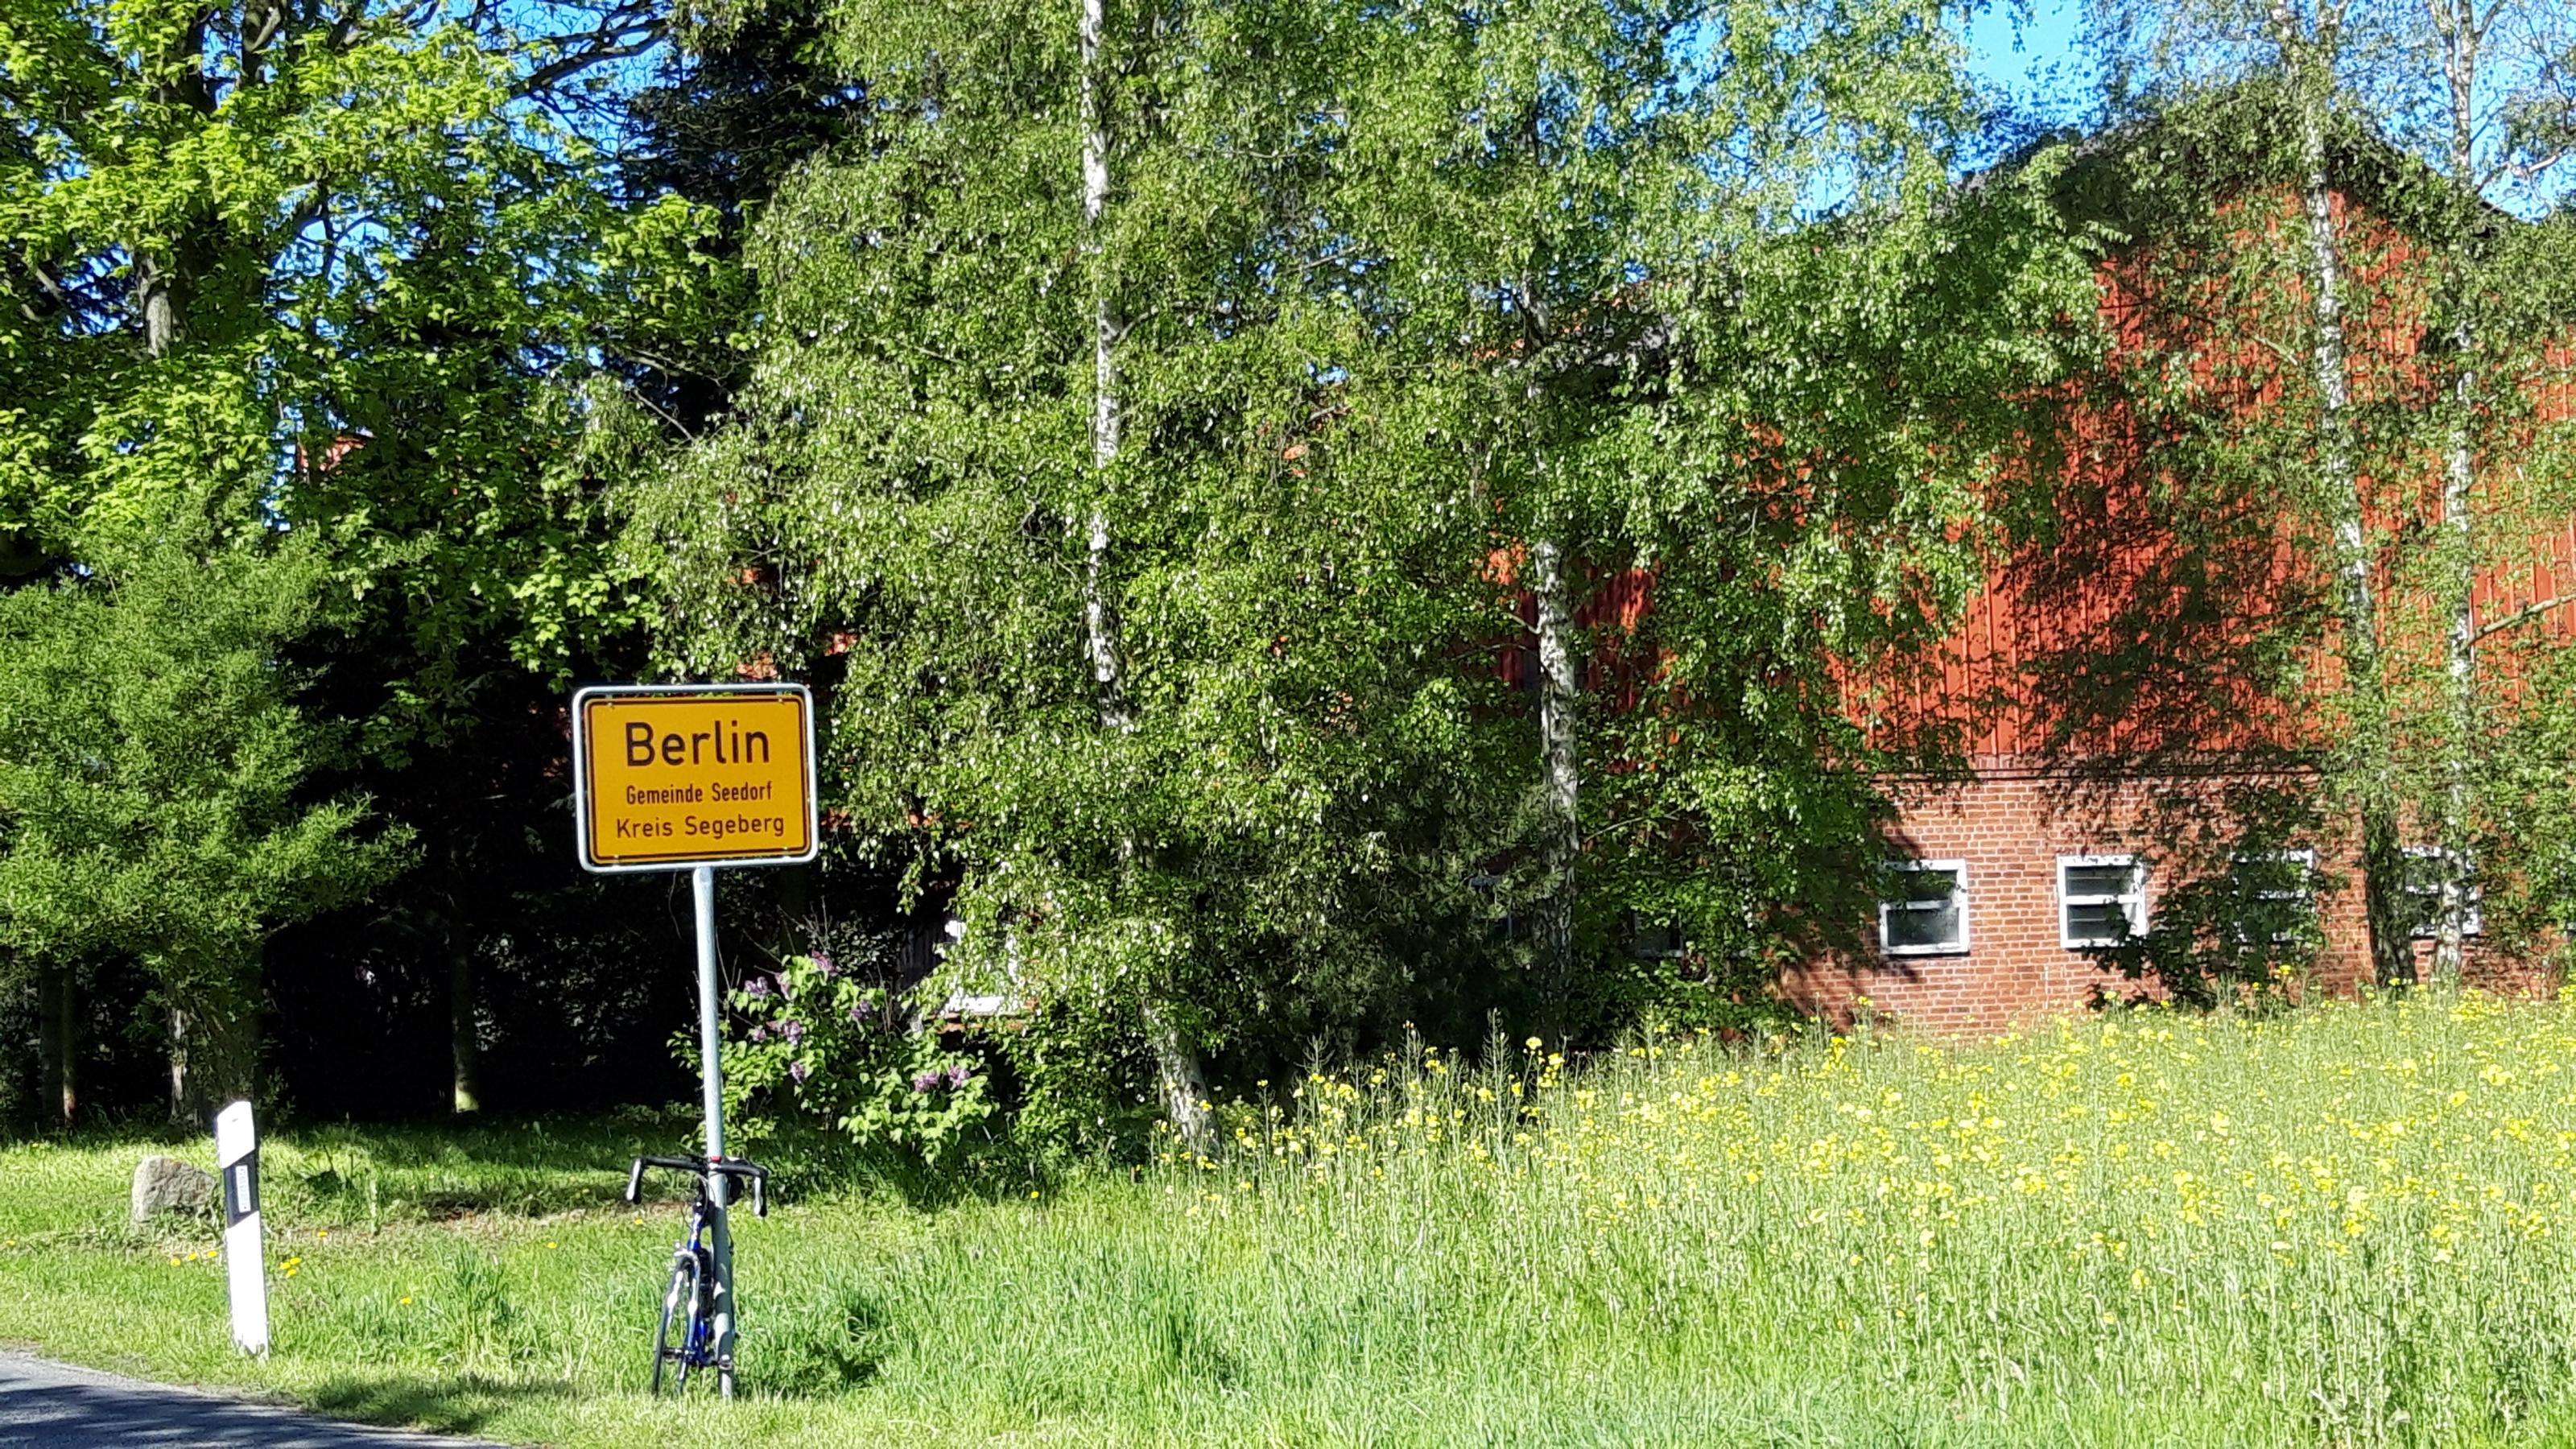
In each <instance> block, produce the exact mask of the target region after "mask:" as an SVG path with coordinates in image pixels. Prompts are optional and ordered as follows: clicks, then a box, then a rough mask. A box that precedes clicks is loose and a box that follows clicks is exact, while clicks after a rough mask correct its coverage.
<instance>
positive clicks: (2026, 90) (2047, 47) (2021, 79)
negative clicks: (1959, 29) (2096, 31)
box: [1968, 0, 2094, 124]
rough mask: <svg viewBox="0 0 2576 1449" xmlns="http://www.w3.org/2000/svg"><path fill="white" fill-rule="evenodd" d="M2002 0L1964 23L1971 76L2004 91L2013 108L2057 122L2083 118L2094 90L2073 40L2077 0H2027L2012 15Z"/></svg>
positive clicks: (2087, 61) (2087, 63) (2085, 58)
mask: <svg viewBox="0 0 2576 1449" xmlns="http://www.w3.org/2000/svg"><path fill="white" fill-rule="evenodd" d="M2014 9H2015V7H2014V6H2013V5H2011V4H2010V3H2008V0H1997V3H1994V4H1992V5H1991V7H1990V8H1989V9H1987V10H1986V11H1985V13H1983V14H1981V15H1979V16H1978V17H1977V18H1976V19H1975V20H1974V21H1973V22H1971V23H1970V24H1969V26H1968V43H1969V46H1970V48H1971V49H1972V50H1973V51H1974V54H1975V61H1974V68H1975V70H1976V72H1977V74H1978V75H1979V76H1980V77H1982V78H1983V79H1985V80H1986V81H1988V82H1990V83H1992V84H1993V85H1995V86H1997V87H1999V88H2000V89H2002V90H2003V91H2005V92H2006V93H2007V94H2009V95H2010V96H2011V97H2012V98H2013V99H2014V101H2015V102H2017V103H2018V105H2019V107H2020V108H2022V109H2025V110H2028V111H2030V112H2033V113H2035V114H2038V115H2042V116H2046V117H2048V118H2049V119H2050V120H2052V121H2055V122H2057V123H2059V124H2072V123H2075V122H2077V121H2080V120H2082V119H2083V118H2084V115H2085V112H2086V111H2087V110H2088V109H2089V108H2090V104H2091V99H2092V96H2093V94H2094V84H2093V82H2094V71H2093V65H2092V58H2091V57H2090V56H2089V55H2087V54H2086V53H2085V52H2084V51H2083V50H2082V49H2080V48H2079V47H2078V45H2077V44H2076V39H2077V36H2078V35H2079V34H2080V33H2081V31H2082V28H2083V11H2082V6H2081V0H2029V14H2028V15H2027V16H2026V17H2020V18H2017V17H2016V16H2015V15H2014V13H2013V11H2014Z"/></svg>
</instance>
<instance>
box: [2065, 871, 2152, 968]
mask: <svg viewBox="0 0 2576 1449" xmlns="http://www.w3.org/2000/svg"><path fill="white" fill-rule="evenodd" d="M2146 931H2147V868H2146V867H2145V866H2143V865H2140V864H2139V863H2138V858H2137V857H2136V856H2134V855H2061V856H2059V857H2058V858H2057V935H2058V940H2059V941H2060V943H2062V944H2063V945H2064V946H2065V947H2066V949H2067V950H2069V951H2080V950H2083V949H2085V948H2086V947H2088V946H2117V945H2119V944H2120V943H2121V942H2123V941H2125V940H2127V939H2129V938H2130V937H2132V936H2143V935H2145V934H2146Z"/></svg>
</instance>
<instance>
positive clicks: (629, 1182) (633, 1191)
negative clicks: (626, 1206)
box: [626, 1157, 644, 1202]
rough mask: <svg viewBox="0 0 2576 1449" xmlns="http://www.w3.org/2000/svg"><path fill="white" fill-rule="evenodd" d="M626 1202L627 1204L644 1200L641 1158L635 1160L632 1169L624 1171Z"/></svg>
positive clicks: (642, 1163) (642, 1162)
mask: <svg viewBox="0 0 2576 1449" xmlns="http://www.w3.org/2000/svg"><path fill="white" fill-rule="evenodd" d="M626 1200H627V1201H628V1202H641V1201H643V1200H644V1159H643V1158H641V1157H639V1158H636V1159H635V1165H634V1166H633V1167H630V1168H628V1169H626Z"/></svg>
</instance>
